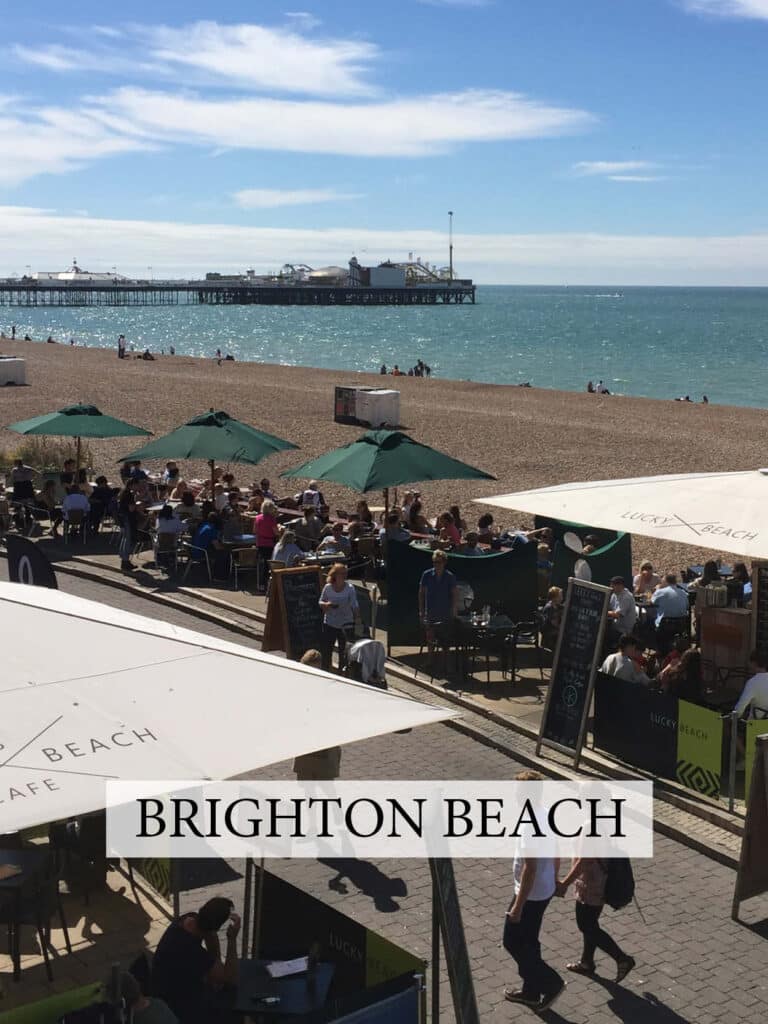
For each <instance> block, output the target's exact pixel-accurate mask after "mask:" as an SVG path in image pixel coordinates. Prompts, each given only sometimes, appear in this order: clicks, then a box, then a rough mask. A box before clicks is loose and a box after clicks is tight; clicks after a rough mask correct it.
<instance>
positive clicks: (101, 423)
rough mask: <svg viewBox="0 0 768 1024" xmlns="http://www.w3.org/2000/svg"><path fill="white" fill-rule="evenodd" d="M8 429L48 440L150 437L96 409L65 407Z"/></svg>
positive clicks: (129, 424)
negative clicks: (44, 437) (58, 438)
mask: <svg viewBox="0 0 768 1024" xmlns="http://www.w3.org/2000/svg"><path fill="white" fill-rule="evenodd" d="M8 429H9V430H15V431H16V433H17V434H48V435H49V436H51V437H133V436H135V435H144V436H147V437H148V436H149V435H150V434H151V433H152V431H151V430H145V429H144V428H143V427H134V426H133V425H132V424H131V423H125V422H124V421H123V420H118V419H116V418H115V417H114V416H105V415H104V413H103V412H101V411H100V410H99V409H97V408H96V406H95V405H68V406H66V407H65V408H64V409H59V410H58V411H57V412H48V413H45V414H44V415H43V416H33V418H32V419H31V420H20V421H19V422H18V423H12V424H11V425H10V426H9V428H8Z"/></svg>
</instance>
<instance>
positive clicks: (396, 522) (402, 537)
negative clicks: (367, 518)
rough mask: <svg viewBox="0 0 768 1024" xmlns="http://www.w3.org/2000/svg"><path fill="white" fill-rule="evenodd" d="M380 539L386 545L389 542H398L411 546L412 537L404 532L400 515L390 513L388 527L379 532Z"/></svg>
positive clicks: (383, 527)
mask: <svg viewBox="0 0 768 1024" xmlns="http://www.w3.org/2000/svg"><path fill="white" fill-rule="evenodd" d="M379 539H380V540H381V542H382V544H384V545H386V543H387V541H389V540H397V541H400V542H401V543H403V544H409V543H410V540H411V535H410V533H409V532H408V531H407V530H404V529H403V527H402V526H401V525H400V513H399V512H390V513H389V515H388V516H387V523H386V526H382V528H381V529H380V530H379Z"/></svg>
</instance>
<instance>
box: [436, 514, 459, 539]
mask: <svg viewBox="0 0 768 1024" xmlns="http://www.w3.org/2000/svg"><path fill="white" fill-rule="evenodd" d="M437 528H438V530H439V531H440V540H441V541H443V542H444V543H445V544H452V545H453V546H454V547H459V546H460V545H461V534H460V533H459V530H458V527H457V526H456V523H455V522H454V520H453V516H452V515H451V513H450V512H443V514H442V515H441V516H440V518H439V519H438V521H437Z"/></svg>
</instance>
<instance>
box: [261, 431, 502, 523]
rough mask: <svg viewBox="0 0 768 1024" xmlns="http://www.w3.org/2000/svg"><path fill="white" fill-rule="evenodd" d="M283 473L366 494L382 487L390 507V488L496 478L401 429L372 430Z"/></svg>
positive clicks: (387, 505) (385, 500)
mask: <svg viewBox="0 0 768 1024" xmlns="http://www.w3.org/2000/svg"><path fill="white" fill-rule="evenodd" d="M281 476H284V477H308V478H309V479H313V480H330V481H333V482H334V483H337V484H343V485H344V486H345V487H350V488H351V489H352V490H353V491H358V492H360V493H362V494H366V493H367V492H368V491H383V492H384V504H385V506H386V507H387V509H388V508H389V488H390V487H396V486H398V485H400V484H412V483H419V482H421V481H424V480H495V479H496V477H494V476H491V474H490V473H485V472H484V471H483V470H482V469H475V467H474V466H468V465H467V463H466V462H459V460H458V459H454V458H451V456H450V455H445V454H443V452H439V451H437V450H436V449H435V448H430V447H429V445H426V444H421V443H420V442H419V441H414V439H413V438H412V437H409V436H408V434H404V433H402V431H400V430H369V431H368V433H366V434H363V435H362V437H358V439H357V440H356V441H353V442H352V443H351V444H346V445H344V446H343V447H342V448H336V449H334V451H332V452H328V453H327V454H325V455H321V456H320V457H319V458H317V459H312V460H311V461H310V462H305V463H304V465H302V466H297V467H296V468H295V469H289V470H287V471H286V472H285V473H282V474H281Z"/></svg>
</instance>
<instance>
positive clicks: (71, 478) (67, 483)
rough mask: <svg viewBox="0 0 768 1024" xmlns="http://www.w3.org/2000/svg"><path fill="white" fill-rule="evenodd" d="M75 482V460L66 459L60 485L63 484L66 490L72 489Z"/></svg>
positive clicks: (60, 474) (60, 475) (60, 476)
mask: <svg viewBox="0 0 768 1024" xmlns="http://www.w3.org/2000/svg"><path fill="white" fill-rule="evenodd" d="M74 482H75V460H74V459H65V460H64V466H63V467H62V470H61V472H60V473H59V483H60V484H61V486H62V487H64V488H65V489H66V488H67V487H71V486H72V484H73V483H74Z"/></svg>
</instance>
